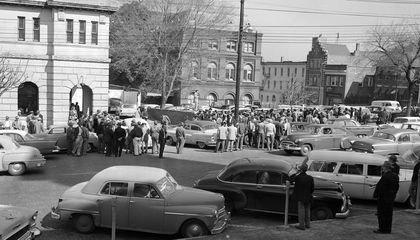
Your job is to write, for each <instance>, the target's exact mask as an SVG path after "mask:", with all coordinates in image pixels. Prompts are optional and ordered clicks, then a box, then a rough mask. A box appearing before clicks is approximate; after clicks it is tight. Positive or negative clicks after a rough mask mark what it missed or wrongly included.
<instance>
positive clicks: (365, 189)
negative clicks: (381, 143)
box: [306, 150, 413, 206]
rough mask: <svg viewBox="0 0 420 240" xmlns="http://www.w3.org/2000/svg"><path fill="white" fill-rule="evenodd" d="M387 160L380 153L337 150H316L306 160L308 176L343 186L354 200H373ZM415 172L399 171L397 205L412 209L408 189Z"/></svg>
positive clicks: (408, 170)
mask: <svg viewBox="0 0 420 240" xmlns="http://www.w3.org/2000/svg"><path fill="white" fill-rule="evenodd" d="M386 160H387V158H386V157H385V156H381V155H377V154H366V153H358V152H341V151H340V152H337V151H325V150H319V151H313V152H311V154H310V155H309V156H308V158H307V160H306V161H307V164H308V171H307V173H308V174H309V175H312V176H314V177H319V178H325V179H328V180H332V181H334V182H340V183H341V184H343V188H344V191H345V192H346V194H347V195H349V196H350V197H351V198H357V199H368V200H373V192H374V191H375V185H376V184H377V183H378V181H379V179H380V178H381V174H382V170H381V166H382V165H383V164H384V161H386ZM412 175H413V170H412V169H404V168H401V169H400V175H399V178H400V187H399V190H398V193H397V197H396V198H395V201H396V202H400V203H407V204H409V205H410V206H412V205H413V204H412V201H410V195H409V194H408V189H409V187H410V183H411V177H412Z"/></svg>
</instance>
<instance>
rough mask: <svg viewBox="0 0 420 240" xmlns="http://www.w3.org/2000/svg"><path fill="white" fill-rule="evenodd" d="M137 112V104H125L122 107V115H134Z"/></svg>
mask: <svg viewBox="0 0 420 240" xmlns="http://www.w3.org/2000/svg"><path fill="white" fill-rule="evenodd" d="M136 112H137V105H136V104H123V105H121V109H120V117H134V116H135V115H136Z"/></svg>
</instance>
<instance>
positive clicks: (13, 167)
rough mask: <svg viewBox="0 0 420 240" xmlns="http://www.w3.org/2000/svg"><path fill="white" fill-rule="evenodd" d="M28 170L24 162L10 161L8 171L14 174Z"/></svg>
mask: <svg viewBox="0 0 420 240" xmlns="http://www.w3.org/2000/svg"><path fill="white" fill-rule="evenodd" d="M25 171H26V166H25V164H24V163H10V164H9V167H8V172H9V174H10V175H12V176H19V175H22V174H23V173H24V172H25Z"/></svg>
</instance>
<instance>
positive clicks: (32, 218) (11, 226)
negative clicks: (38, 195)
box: [0, 205, 41, 240]
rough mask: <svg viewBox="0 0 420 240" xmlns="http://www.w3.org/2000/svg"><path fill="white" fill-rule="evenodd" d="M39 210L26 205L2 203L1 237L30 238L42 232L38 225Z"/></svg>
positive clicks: (12, 238)
mask: <svg viewBox="0 0 420 240" xmlns="http://www.w3.org/2000/svg"><path fill="white" fill-rule="evenodd" d="M37 218H38V211H34V210H32V209H28V208H24V207H16V206H10V205H0V239H2V240H3V239H4V240H9V239H10V240H15V239H16V240H29V239H35V238H36V237H37V236H39V235H40V234H41V231H40V230H39V229H38V228H37V227H36V219H37Z"/></svg>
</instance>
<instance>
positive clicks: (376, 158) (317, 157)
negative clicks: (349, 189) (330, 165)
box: [308, 150, 388, 165]
mask: <svg viewBox="0 0 420 240" xmlns="http://www.w3.org/2000/svg"><path fill="white" fill-rule="evenodd" d="M308 159H309V160H312V161H326V162H347V163H367V164H373V165H377V164H383V162H384V161H387V160H388V159H387V157H386V156H382V155H378V154H372V153H361V152H352V151H331V150H314V151H312V152H311V153H310V155H309V157H308Z"/></svg>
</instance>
